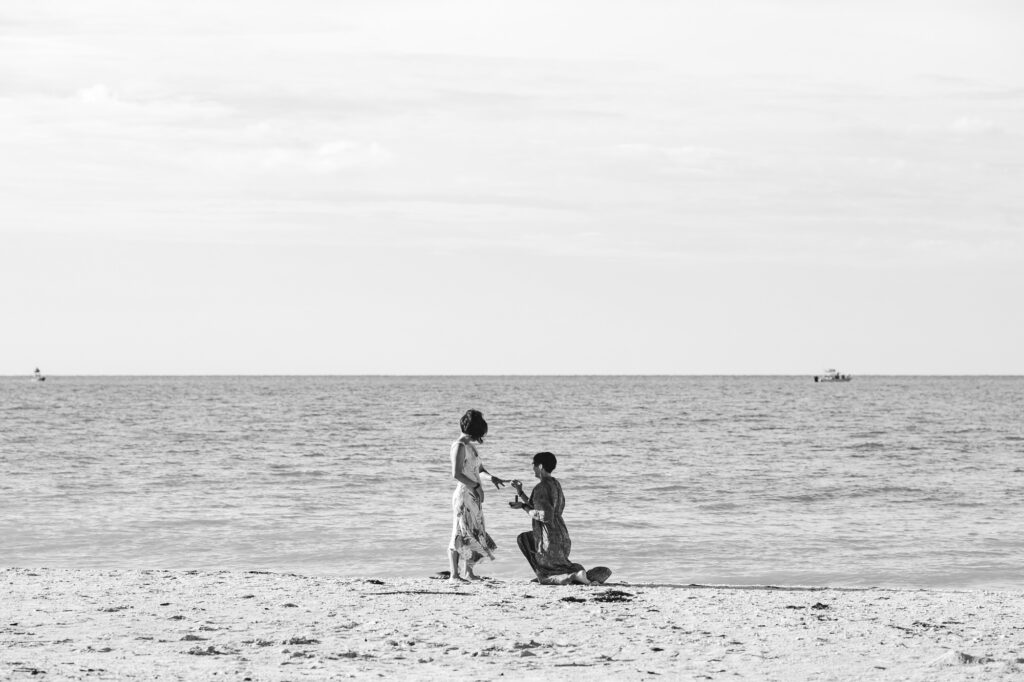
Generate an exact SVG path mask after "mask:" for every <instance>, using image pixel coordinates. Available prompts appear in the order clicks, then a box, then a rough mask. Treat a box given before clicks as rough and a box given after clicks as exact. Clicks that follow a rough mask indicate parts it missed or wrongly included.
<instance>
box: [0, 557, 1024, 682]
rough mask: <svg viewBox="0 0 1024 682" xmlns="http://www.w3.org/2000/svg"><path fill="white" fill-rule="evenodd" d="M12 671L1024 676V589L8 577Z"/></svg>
mask: <svg viewBox="0 0 1024 682" xmlns="http://www.w3.org/2000/svg"><path fill="white" fill-rule="evenodd" d="M0 575H2V577H0V582H2V585H3V588H2V602H0V618H2V622H0V643H2V645H0V677H3V678H11V679H23V678H24V679H27V678H30V677H32V678H35V679H39V678H40V677H41V676H42V677H44V678H45V679H86V678H88V679H215V678H216V679H222V678H227V679H233V680H296V679H329V678H346V677H347V678H377V677H383V678H406V679H442V678H457V679H488V680H489V679H497V678H511V679H556V678H559V679H561V678H564V679H648V678H650V679H656V678H659V677H661V678H667V679H729V678H733V677H742V678H748V679H776V680H793V679H854V678H856V679H921V680H954V679H955V680H960V679H1011V678H1016V679H1019V677H1020V676H1021V675H1024V616H1022V614H1024V593H1015V592H989V591H923V590H922V591H894V590H882V589H864V590H850V589H806V588H778V587H758V588H750V587H723V586H701V585H687V586H675V585H650V584H629V583H626V582H621V581H619V582H616V581H615V579H614V577H613V579H612V580H611V581H610V582H609V584H607V585H605V586H602V587H583V586H573V587H556V586H542V585H538V584H536V583H530V582H527V581H526V579H525V578H524V579H523V580H522V581H504V582H503V581H482V582H478V583H473V584H465V585H458V586H449V584H448V583H447V582H446V581H442V580H436V579H430V578H427V577H424V578H423V579H402V580H379V579H373V578H366V579H351V578H344V579H343V578H333V577H322V576H303V575H296V574H284V573H266V572H241V571H220V572H217V571H135V570H131V571H128V570H125V571H90V570H61V569H5V570H3V572H2V574H0Z"/></svg>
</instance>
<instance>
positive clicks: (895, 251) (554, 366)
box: [0, 0, 1024, 376]
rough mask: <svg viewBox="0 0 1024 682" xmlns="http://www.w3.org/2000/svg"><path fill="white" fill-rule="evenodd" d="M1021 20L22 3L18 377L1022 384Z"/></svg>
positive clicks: (9, 24) (12, 192) (1, 218)
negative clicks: (836, 377) (923, 379)
mask: <svg viewBox="0 0 1024 682" xmlns="http://www.w3.org/2000/svg"><path fill="white" fill-rule="evenodd" d="M1022 293H1024V3H1020V2H1017V0H962V1H960V0H956V1H950V2H943V1H942V0H933V1H931V2H917V1H916V0H886V1H881V0H858V1H857V2H852V1H851V2H840V1H839V0H757V1H756V2H755V1H753V0H751V1H747V2H739V1H737V0H716V1H715V2H689V1H686V0H675V1H671V2H670V1H668V0H628V1H627V0H614V1H612V0H586V1H584V0H545V1H543V2H535V1H534V0H517V1H516V2H495V1H493V0H457V1H456V0H453V1H446V0H439V1H430V2H427V1H424V0H418V1H415V2H412V1H409V2H400V1H392V0H373V1H352V2H346V1H339V0H288V1H287V2H284V1H280V0H275V1H269V0H248V2H246V3H238V2H234V1H229V0H175V1H174V2H170V1H159V2H158V1H154V2H146V3H140V2H137V0H90V2H87V3H85V2H81V0H4V2H3V4H2V5H0V315H2V318H0V319H2V321H0V374H3V375H27V374H28V373H30V372H31V371H32V370H33V369H35V368H36V367H40V368H41V369H42V370H43V372H44V373H45V374H49V375H51V376H53V375H76V374H79V375H81V374H808V375H810V374H814V373H820V372H822V371H823V370H824V369H826V368H829V367H836V368H838V369H840V370H841V371H845V372H850V373H853V374H1022V373H1024V353H1022V352H1021V348H1024V313H1022V312H1021V310H1022V308H1024V307H1022V305H1021V303H1020V299H1021V298H1022Z"/></svg>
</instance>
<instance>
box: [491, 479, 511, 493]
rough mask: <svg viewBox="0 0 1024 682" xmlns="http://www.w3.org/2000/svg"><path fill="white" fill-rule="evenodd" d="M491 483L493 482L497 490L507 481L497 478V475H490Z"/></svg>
mask: <svg viewBox="0 0 1024 682" xmlns="http://www.w3.org/2000/svg"><path fill="white" fill-rule="evenodd" d="M491 483H493V484H494V487H495V488H497V489H498V490H501V487H502V486H503V485H505V484H506V483H508V481H506V480H505V479H503V478H498V477H497V476H491Z"/></svg>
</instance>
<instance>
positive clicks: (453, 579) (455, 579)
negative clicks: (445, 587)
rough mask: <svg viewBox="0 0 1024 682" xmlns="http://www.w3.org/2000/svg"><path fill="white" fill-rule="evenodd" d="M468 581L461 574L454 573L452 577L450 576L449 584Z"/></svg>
mask: <svg viewBox="0 0 1024 682" xmlns="http://www.w3.org/2000/svg"><path fill="white" fill-rule="evenodd" d="M468 582H469V581H468V580H466V579H465V578H463V577H462V576H461V575H453V576H452V577H451V578H448V584H449V585H458V584H459V583H468Z"/></svg>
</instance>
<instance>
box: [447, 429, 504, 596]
mask: <svg viewBox="0 0 1024 682" xmlns="http://www.w3.org/2000/svg"><path fill="white" fill-rule="evenodd" d="M459 426H460V427H461V428H462V436H460V437H459V439H458V440H457V441H455V442H454V443H452V451H451V459H452V478H454V479H455V480H456V481H458V485H456V486H455V492H454V493H453V494H452V512H453V514H454V518H453V519H452V539H451V540H450V541H449V542H448V565H449V567H450V568H451V573H450V576H449V578H448V579H449V581H451V582H455V581H464V580H466V579H469V580H479V579H480V578H479V577H477V576H476V574H474V573H473V566H474V565H475V564H476V562H478V561H480V559H482V558H483V557H485V556H486V557H487V558H488V559H491V560H493V559H494V553H493V552H492V551H491V550H493V549H497V545H495V544H494V540H492V539H491V536H490V535H488V534H487V529H486V528H485V527H484V510H483V502H484V487H483V484H482V483H481V481H480V479H481V477H482V476H486V477H487V478H489V479H491V482H492V483H494V487H495V488H501V486H503V485H505V484H506V483H507V482H508V481H505V480H503V479H500V478H498V477H497V476H492V475H491V474H489V473H487V469H485V468H484V465H483V462H481V461H480V453H479V452H477V449H476V445H475V443H483V442H484V436H485V435H487V422H486V421H484V416H483V414H481V413H480V412H479V411H478V410H467V411H466V414H464V415H462V419H461V420H460V422H459ZM460 557H461V558H462V559H463V560H464V561H465V562H466V577H465V578H463V577H462V576H460V575H459V558H460Z"/></svg>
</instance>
